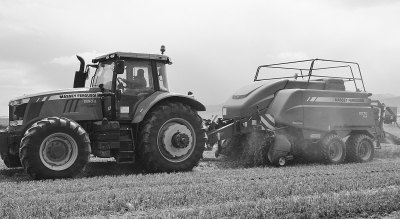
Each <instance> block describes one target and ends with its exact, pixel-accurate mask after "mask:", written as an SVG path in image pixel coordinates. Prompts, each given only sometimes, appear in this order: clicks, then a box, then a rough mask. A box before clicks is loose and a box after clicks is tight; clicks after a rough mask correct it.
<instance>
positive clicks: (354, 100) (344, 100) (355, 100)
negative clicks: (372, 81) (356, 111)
mask: <svg viewBox="0 0 400 219" xmlns="http://www.w3.org/2000/svg"><path fill="white" fill-rule="evenodd" d="M335 102H342V103H365V99H363V98H335Z"/></svg>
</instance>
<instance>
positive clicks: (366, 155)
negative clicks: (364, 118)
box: [346, 134, 374, 163]
mask: <svg viewBox="0 0 400 219" xmlns="http://www.w3.org/2000/svg"><path fill="white" fill-rule="evenodd" d="M346 149H347V157H346V160H347V161H349V162H359V163H365V162H370V161H372V159H373V157H374V144H373V142H372V140H371V138H370V137H368V136H367V135H364V134H356V135H351V136H350V137H349V138H348V139H347V141H346Z"/></svg>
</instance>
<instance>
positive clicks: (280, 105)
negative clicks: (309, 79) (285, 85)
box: [266, 89, 304, 128]
mask: <svg viewBox="0 0 400 219" xmlns="http://www.w3.org/2000/svg"><path fill="white" fill-rule="evenodd" d="M302 99H303V90H301V89H288V90H281V91H278V92H277V94H276V95H275V98H274V100H273V101H272V103H271V104H270V106H269V107H268V110H267V112H266V113H267V114H270V115H272V116H273V117H274V119H275V123H276V124H277V125H279V126H293V127H297V128H303V120H304V119H303V114H304V108H303V105H302Z"/></svg>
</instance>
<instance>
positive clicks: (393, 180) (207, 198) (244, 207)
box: [0, 127, 400, 218]
mask: <svg viewBox="0 0 400 219" xmlns="http://www.w3.org/2000/svg"><path fill="white" fill-rule="evenodd" d="M392 128H393V129H392ZM389 129H392V130H391V131H392V133H394V134H400V132H399V131H397V130H396V129H395V128H394V127H388V130H389ZM399 151H400V149H399V148H398V147H396V146H393V145H385V146H384V147H383V149H381V150H377V151H376V158H375V159H374V160H373V162H371V163H366V164H343V165H320V164H294V163H292V164H291V165H289V166H288V167H285V168H272V167H263V168H262V167H260V168H248V169H245V168H240V167H237V166H235V165H232V164H231V163H230V162H224V160H223V159H222V158H218V159H216V158H214V157H213V154H212V152H205V154H204V159H203V160H202V161H201V162H200V164H199V166H198V167H196V168H195V169H194V170H193V171H191V172H187V173H173V174H144V173H142V171H141V170H140V168H132V167H131V165H116V164H115V163H114V162H111V161H110V160H99V159H92V162H91V163H90V164H89V165H88V168H87V170H86V172H85V174H83V175H81V176H79V177H77V178H75V179H65V180H45V181H32V180H30V179H29V178H28V177H27V175H25V173H24V171H23V170H22V169H21V168H15V169H6V168H5V166H4V164H3V163H1V162H0V218H66V217H69V218H399V217H400V214H399V213H398V212H397V211H399V210H400V158H399V157H400V155H398V154H400V153H398V152H399ZM234 166H235V167H234Z"/></svg>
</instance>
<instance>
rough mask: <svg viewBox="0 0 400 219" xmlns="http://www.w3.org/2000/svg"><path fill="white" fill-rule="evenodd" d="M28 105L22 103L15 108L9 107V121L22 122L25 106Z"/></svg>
mask: <svg viewBox="0 0 400 219" xmlns="http://www.w3.org/2000/svg"><path fill="white" fill-rule="evenodd" d="M27 105H28V104H27V103H24V104H21V105H17V106H10V108H9V120H10V121H14V120H23V119H24V115H25V110H26V106H27Z"/></svg>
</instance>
